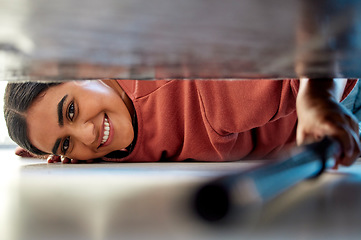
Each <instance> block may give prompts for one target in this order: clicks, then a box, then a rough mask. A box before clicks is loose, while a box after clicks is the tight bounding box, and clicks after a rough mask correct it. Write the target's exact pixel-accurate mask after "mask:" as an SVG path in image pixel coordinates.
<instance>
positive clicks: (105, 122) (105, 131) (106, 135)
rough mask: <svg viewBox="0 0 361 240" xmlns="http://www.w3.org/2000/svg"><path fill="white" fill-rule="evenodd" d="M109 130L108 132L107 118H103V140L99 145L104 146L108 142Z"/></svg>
mask: <svg viewBox="0 0 361 240" xmlns="http://www.w3.org/2000/svg"><path fill="white" fill-rule="evenodd" d="M109 130H110V127H109V122H108V118H105V120H104V135H103V139H102V142H101V144H104V143H105V142H106V141H107V140H108V138H109Z"/></svg>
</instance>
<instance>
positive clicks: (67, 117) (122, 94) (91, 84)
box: [4, 79, 360, 166]
mask: <svg viewBox="0 0 361 240" xmlns="http://www.w3.org/2000/svg"><path fill="white" fill-rule="evenodd" d="M355 84H356V80H346V79H337V80H308V79H301V80H249V81H245V80H243V81H212V80H207V81H206V80H173V81H166V80H159V81H135V80H103V81H100V80H99V81H79V82H75V81H71V82H64V83H36V82H26V83H9V84H8V86H7V89H6V93H5V106H4V114H5V119H6V123H7V127H8V131H9V135H10V137H11V138H12V139H13V140H14V141H15V142H16V143H17V144H18V145H19V146H21V147H22V148H24V149H26V150H27V151H29V152H31V153H32V154H35V155H37V156H41V155H43V156H53V157H51V158H48V161H49V162H52V161H57V157H54V156H64V158H63V160H64V161H63V162H73V163H75V162H78V161H80V160H91V159H99V158H101V159H103V160H105V161H118V162H153V161H183V160H190V159H192V160H196V161H235V160H240V159H256V158H258V159H260V158H267V157H269V156H271V155H273V154H275V153H276V152H278V151H280V150H283V149H285V148H287V147H290V146H294V145H295V144H296V143H297V144H303V143H306V142H310V141H316V140H319V139H321V138H322V137H324V136H331V137H333V138H335V139H337V140H338V141H339V142H340V144H341V146H342V149H343V151H342V153H341V154H340V156H338V163H339V164H342V165H347V166H348V165H351V164H352V163H353V162H354V161H355V160H356V158H357V157H358V156H359V155H360V140H359V137H358V122H357V120H356V118H355V117H354V116H353V115H352V113H350V112H349V111H348V110H347V109H345V108H344V107H343V106H342V105H341V104H339V102H340V101H341V100H342V99H343V98H345V97H346V96H347V95H348V94H349V93H350V91H351V90H352V88H353V87H354V86H355ZM65 157H66V158H65Z"/></svg>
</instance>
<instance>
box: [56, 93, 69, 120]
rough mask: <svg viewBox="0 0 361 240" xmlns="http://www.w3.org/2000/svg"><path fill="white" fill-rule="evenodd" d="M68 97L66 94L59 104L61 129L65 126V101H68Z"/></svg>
mask: <svg viewBox="0 0 361 240" xmlns="http://www.w3.org/2000/svg"><path fill="white" fill-rule="evenodd" d="M67 97H68V94H66V95H65V96H64V97H63V98H62V99H61V100H60V102H59V103H58V125H59V126H60V127H62V126H63V125H64V121H63V105H64V101H65V100H66V98H67Z"/></svg>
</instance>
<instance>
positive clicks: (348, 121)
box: [297, 79, 361, 167]
mask: <svg viewBox="0 0 361 240" xmlns="http://www.w3.org/2000/svg"><path fill="white" fill-rule="evenodd" d="M341 85H343V86H344V84H341ZM343 88H344V87H343ZM343 88H341V89H337V88H336V85H335V83H334V80H330V79H329V80H314V81H311V80H308V79H306V80H305V79H303V82H302V80H301V85H300V91H299V94H298V96H297V115H298V126H297V144H298V145H301V144H305V143H309V142H313V141H318V140H321V139H322V138H323V137H325V136H330V137H332V138H334V139H336V140H338V142H339V143H340V145H341V148H342V151H341V153H340V154H339V156H337V162H336V167H337V165H338V164H341V165H345V166H350V165H351V164H353V163H354V162H355V160H356V159H357V158H358V157H359V156H360V153H361V150H360V149H361V146H360V139H359V135H358V132H359V129H358V128H359V127H358V121H357V119H356V118H355V117H354V116H353V115H352V113H351V112H349V111H348V110H347V109H346V108H344V107H343V106H342V105H341V104H340V103H339V100H340V98H341V96H342V92H343ZM340 91H341V94H340Z"/></svg>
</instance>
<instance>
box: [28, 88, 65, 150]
mask: <svg viewBox="0 0 361 240" xmlns="http://www.w3.org/2000/svg"><path fill="white" fill-rule="evenodd" d="M61 86H62V85H59V86H54V87H51V88H49V89H47V90H46V91H44V92H43V93H42V94H41V95H39V96H38V98H36V100H35V101H34V102H33V104H32V105H31V106H30V108H29V109H28V111H27V114H26V122H27V132H28V137H29V140H30V142H31V143H32V144H33V145H34V146H35V147H37V148H39V149H40V150H42V151H44V152H50V151H51V146H52V144H53V142H54V141H55V140H54V139H55V138H56V136H57V134H58V131H59V124H58V114H57V106H58V104H59V101H61V99H62V98H63V95H64V94H66V91H64V88H61Z"/></svg>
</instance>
